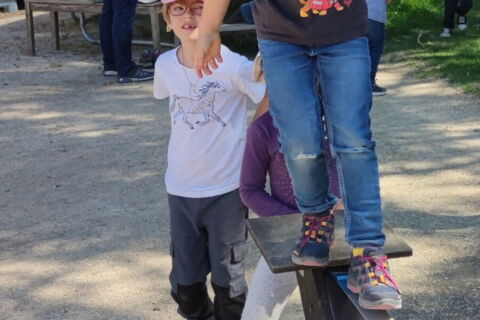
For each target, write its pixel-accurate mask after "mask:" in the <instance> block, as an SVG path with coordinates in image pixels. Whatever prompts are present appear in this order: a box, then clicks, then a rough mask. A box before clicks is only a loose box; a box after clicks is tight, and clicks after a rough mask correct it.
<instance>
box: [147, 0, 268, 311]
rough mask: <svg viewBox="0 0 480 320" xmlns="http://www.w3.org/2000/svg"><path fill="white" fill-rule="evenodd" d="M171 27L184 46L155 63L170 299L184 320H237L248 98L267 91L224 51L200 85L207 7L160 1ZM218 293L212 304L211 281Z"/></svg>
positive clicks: (185, 0)
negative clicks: (166, 104)
mask: <svg viewBox="0 0 480 320" xmlns="http://www.w3.org/2000/svg"><path fill="white" fill-rule="evenodd" d="M162 2H163V4H164V7H163V15H164V19H165V21H166V23H167V28H168V29H170V30H173V32H174V33H175V35H176V36H177V37H178V38H179V39H180V43H181V45H180V46H179V47H178V48H175V49H173V50H170V51H168V52H166V53H164V54H162V55H160V56H159V57H158V59H157V61H156V63H155V76H154V96H155V98H157V99H164V98H170V108H169V109H170V115H171V127H172V129H171V130H172V131H171V135H170V141H169V145H168V156H167V157H168V167H167V172H166V174H165V184H166V189H167V193H168V204H169V209H170V236H171V256H172V271H171V273H170V283H171V286H172V289H171V293H172V296H173V298H174V300H175V301H176V302H177V304H178V312H179V313H180V314H181V315H182V316H183V317H185V318H187V319H211V320H213V319H216V320H239V319H240V316H241V313H242V310H243V306H244V304H245V294H246V290H247V285H246V281H245V258H246V254H247V243H246V238H247V233H246V228H245V218H246V216H247V214H248V210H247V208H246V207H245V206H244V205H243V203H242V202H241V199H240V195H239V191H238V188H239V181H240V167H241V161H242V154H243V149H244V145H245V134H246V127H247V113H246V111H247V108H246V107H247V98H248V97H249V98H251V100H253V102H255V103H258V102H260V101H261V100H262V99H263V98H264V95H265V85H264V84H261V83H257V82H255V81H253V79H252V78H251V70H252V67H253V64H252V62H250V61H248V60H247V59H246V58H244V57H242V56H240V55H238V54H235V53H233V52H231V51H230V50H228V48H226V47H224V46H222V48H221V51H222V55H223V56H224V60H225V63H224V64H223V65H222V67H221V68H219V72H218V73H216V74H215V75H213V76H208V77H205V78H203V79H198V78H197V77H196V76H195V72H194V69H193V60H194V51H193V50H194V48H195V42H196V41H195V40H194V39H192V34H193V32H194V30H195V29H196V28H197V26H198V23H199V20H200V15H201V14H202V11H203V2H202V1H196V0H178V1H175V0H173V1H172V0H162ZM209 273H210V275H211V284H212V288H213V291H214V293H215V298H214V302H213V304H212V302H211V300H210V298H209V296H208V293H207V287H206V279H207V275H208V274H209Z"/></svg>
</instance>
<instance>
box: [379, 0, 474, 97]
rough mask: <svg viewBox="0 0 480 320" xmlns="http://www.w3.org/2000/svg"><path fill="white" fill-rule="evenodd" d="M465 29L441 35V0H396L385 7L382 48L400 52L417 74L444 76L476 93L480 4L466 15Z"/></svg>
mask: <svg viewBox="0 0 480 320" xmlns="http://www.w3.org/2000/svg"><path fill="white" fill-rule="evenodd" d="M468 18H469V20H468V29H467V30H466V31H465V32H461V31H458V30H454V31H453V34H452V37H451V38H450V39H442V38H440V37H439V34H440V32H441V30H442V20H443V1H441V0H396V1H394V2H393V4H392V5H391V6H390V7H389V21H388V24H387V32H388V41H387V43H386V45H385V52H386V53H392V52H402V53H404V54H402V55H398V56H401V57H402V58H401V59H405V60H407V61H409V62H412V63H414V64H415V65H416V67H417V69H418V72H419V74H420V75H421V76H424V77H427V76H434V77H441V78H444V79H446V80H447V81H448V83H450V84H451V85H454V86H458V87H460V88H462V89H463V90H464V91H465V92H468V93H473V94H475V95H478V96H480V8H478V4H477V7H474V8H473V9H472V10H471V11H470V13H469V15H468Z"/></svg>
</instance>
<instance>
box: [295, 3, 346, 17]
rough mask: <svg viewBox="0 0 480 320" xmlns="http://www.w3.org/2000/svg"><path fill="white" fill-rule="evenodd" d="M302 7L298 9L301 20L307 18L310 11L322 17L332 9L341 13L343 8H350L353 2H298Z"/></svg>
mask: <svg viewBox="0 0 480 320" xmlns="http://www.w3.org/2000/svg"><path fill="white" fill-rule="evenodd" d="M298 1H299V2H300V4H302V5H303V7H302V8H300V16H301V17H302V18H307V17H309V14H308V12H309V11H310V10H311V11H312V13H313V14H318V15H320V16H324V15H326V14H327V11H328V10H330V9H332V8H334V9H335V10H337V11H342V10H344V9H345V7H347V8H348V7H350V5H351V4H352V1H353V0H342V2H340V0H298Z"/></svg>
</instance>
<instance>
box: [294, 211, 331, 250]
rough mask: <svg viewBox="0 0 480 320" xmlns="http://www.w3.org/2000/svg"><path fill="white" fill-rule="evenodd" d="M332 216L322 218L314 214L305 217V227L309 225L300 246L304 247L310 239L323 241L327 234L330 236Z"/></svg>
mask: <svg viewBox="0 0 480 320" xmlns="http://www.w3.org/2000/svg"><path fill="white" fill-rule="evenodd" d="M330 216H331V214H329V215H328V216H325V217H321V218H318V217H313V216H306V217H305V227H307V230H306V231H305V232H304V237H303V240H302V242H301V243H300V248H303V247H304V246H305V245H306V244H307V242H308V241H309V240H310V239H312V240H316V241H317V242H318V243H321V242H322V241H323V238H325V239H327V236H328V237H330V234H329V232H330V230H329V229H328V226H329V224H331V222H330V219H331V217H330ZM322 229H323V230H322Z"/></svg>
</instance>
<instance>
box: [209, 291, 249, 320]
mask: <svg viewBox="0 0 480 320" xmlns="http://www.w3.org/2000/svg"><path fill="white" fill-rule="evenodd" d="M212 287H213V291H214V292H215V299H214V300H213V312H214V314H215V320H240V318H241V317H242V311H243V307H244V306H245V300H246V296H245V294H244V293H242V294H241V295H239V296H236V297H233V298H230V288H228V287H227V288H224V287H219V286H217V285H216V284H215V283H213V282H212Z"/></svg>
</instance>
